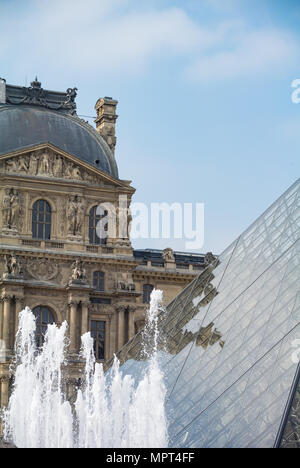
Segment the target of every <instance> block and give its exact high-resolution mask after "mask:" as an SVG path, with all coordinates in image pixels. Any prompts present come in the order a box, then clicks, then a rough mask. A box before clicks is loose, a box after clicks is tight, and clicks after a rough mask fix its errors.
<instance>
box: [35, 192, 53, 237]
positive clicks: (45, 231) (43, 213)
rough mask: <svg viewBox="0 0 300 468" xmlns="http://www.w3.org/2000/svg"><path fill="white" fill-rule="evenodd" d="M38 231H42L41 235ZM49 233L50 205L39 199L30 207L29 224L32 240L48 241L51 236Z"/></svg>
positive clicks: (50, 226)
mask: <svg viewBox="0 0 300 468" xmlns="http://www.w3.org/2000/svg"><path fill="white" fill-rule="evenodd" d="M41 204H43V206H42V208H41ZM41 218H42V219H41ZM47 219H48V220H47ZM40 229H41V231H42V234H41V232H40ZM51 231H52V209H51V205H50V203H49V202H48V201H47V200H44V199H43V198H40V199H38V200H36V201H35V202H34V203H33V205H32V223H31V234H32V239H37V240H45V241H49V240H51V234H52V232H51ZM40 234H41V235H40Z"/></svg>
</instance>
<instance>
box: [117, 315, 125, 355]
mask: <svg viewBox="0 0 300 468" xmlns="http://www.w3.org/2000/svg"><path fill="white" fill-rule="evenodd" d="M117 312H118V343H117V344H118V351H119V350H120V349H121V348H122V346H123V345H124V334H125V306H119V307H117Z"/></svg>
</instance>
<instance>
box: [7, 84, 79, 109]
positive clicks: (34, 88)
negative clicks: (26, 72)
mask: <svg viewBox="0 0 300 468" xmlns="http://www.w3.org/2000/svg"><path fill="white" fill-rule="evenodd" d="M30 84H31V86H29V87H28V88H27V87H25V86H23V87H21V86H18V87H14V91H13V92H12V93H11V87H10V86H8V85H7V86H6V88H7V93H6V100H7V102H10V103H11V104H14V105H20V104H30V105H35V106H40V107H46V108H47V109H53V110H56V111H60V110H61V111H64V112H66V113H69V114H71V115H74V114H76V102H75V98H76V96H77V88H68V89H67V91H66V92H65V93H56V92H55V91H49V90H46V89H43V88H42V84H41V83H40V81H38V79H37V77H36V78H35V80H34V81H32V82H31V83H30Z"/></svg>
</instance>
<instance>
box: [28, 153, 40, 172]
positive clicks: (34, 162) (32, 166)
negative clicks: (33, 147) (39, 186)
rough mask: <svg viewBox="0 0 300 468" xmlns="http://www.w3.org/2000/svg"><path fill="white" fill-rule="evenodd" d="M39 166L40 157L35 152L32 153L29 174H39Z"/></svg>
mask: <svg viewBox="0 0 300 468" xmlns="http://www.w3.org/2000/svg"><path fill="white" fill-rule="evenodd" d="M38 166H39V158H38V156H37V155H36V154H35V153H32V155H31V156H30V161H29V174H31V175H37V172H38Z"/></svg>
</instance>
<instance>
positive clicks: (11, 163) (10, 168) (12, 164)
mask: <svg viewBox="0 0 300 468" xmlns="http://www.w3.org/2000/svg"><path fill="white" fill-rule="evenodd" d="M6 171H7V172H18V165H17V159H16V158H12V159H8V160H7V161H6Z"/></svg>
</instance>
